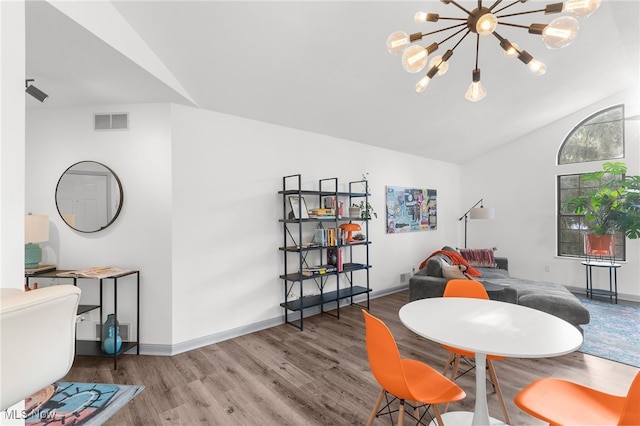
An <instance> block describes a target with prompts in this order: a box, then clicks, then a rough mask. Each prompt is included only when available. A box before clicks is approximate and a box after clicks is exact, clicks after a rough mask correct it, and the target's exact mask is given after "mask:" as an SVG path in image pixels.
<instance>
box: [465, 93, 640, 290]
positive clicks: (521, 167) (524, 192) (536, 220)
mask: <svg viewBox="0 0 640 426" xmlns="http://www.w3.org/2000/svg"><path fill="white" fill-rule="evenodd" d="M620 103H624V104H625V108H626V116H627V117H630V116H634V115H635V116H637V115H638V113H639V112H640V109H639V108H638V88H637V87H634V88H630V89H629V90H628V91H626V92H624V93H620V94H618V95H616V96H612V97H610V98H608V99H604V100H602V101H601V102H598V103H597V104H595V105H591V106H590V107H588V108H585V109H583V110H581V111H577V112H576V113H574V114H572V115H570V116H568V117H564V118H561V119H559V120H558V121H556V122H555V123H552V124H551V125H549V126H547V127H545V128H543V129H540V130H538V131H536V132H533V133H531V134H528V135H525V136H523V137H522V138H520V139H518V140H516V141H514V142H513V143H510V144H508V145H505V146H503V147H501V148H500V149H497V150H495V151H492V152H489V153H487V154H485V155H483V156H481V157H478V158H476V159H474V160H473V161H471V162H469V163H467V164H464V165H463V167H462V182H463V187H462V193H463V204H464V205H467V204H469V205H471V204H472V203H474V202H475V201H477V200H478V199H480V198H484V200H485V206H491V207H495V208H496V219H495V220H489V221H480V220H473V221H469V244H468V245H469V247H493V246H497V247H498V252H497V255H499V256H506V257H508V258H509V268H510V271H511V275H512V276H516V277H522V278H528V279H534V280H544V281H550V282H557V283H560V284H564V285H567V286H570V287H576V288H584V287H585V270H584V266H582V265H581V264H580V261H579V260H576V259H567V258H559V257H557V256H556V211H557V207H556V198H557V197H556V176H557V175H559V174H567V173H581V172H586V171H595V170H599V169H600V168H601V164H602V162H593V163H587V164H583V165H580V166H575V165H574V166H568V165H565V166H557V165H556V162H557V161H556V158H557V153H558V149H559V148H560V144H561V143H562V141H563V140H564V138H565V137H566V135H567V134H568V133H569V132H570V131H571V130H572V129H573V127H575V126H576V125H577V124H579V123H580V122H581V121H582V120H584V119H585V118H587V117H588V116H590V115H592V114H594V113H595V112H597V111H599V110H601V109H603V108H606V107H609V106H612V105H616V104H620ZM517 113H518V111H513V114H517ZM639 127H640V121H639V120H637V119H635V120H629V121H627V122H626V124H625V132H626V150H625V158H624V159H623V161H624V162H625V163H626V164H627V166H628V168H629V174H634V175H637V174H638V173H639V172H640V148H639V146H640V143H639V136H638V134H639ZM546 269H548V270H549V271H548V272H547V271H546ZM605 272H607V270H595V269H594V280H596V282H598V283H601V284H607V286H608V276H605ZM595 274H597V275H595ZM638 276H640V240H629V239H627V261H626V262H624V264H623V266H622V267H621V268H620V270H619V273H618V290H619V292H620V293H621V297H623V298H627V299H630V300H640V281H639V280H638ZM601 288H603V287H601Z"/></svg>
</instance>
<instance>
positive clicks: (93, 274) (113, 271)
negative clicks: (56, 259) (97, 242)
mask: <svg viewBox="0 0 640 426" xmlns="http://www.w3.org/2000/svg"><path fill="white" fill-rule="evenodd" d="M128 272H131V270H130V269H120V268H113V267H111V266H101V267H96V268H87V269H78V270H77V271H66V272H60V273H58V274H57V275H58V276H59V277H74V278H96V279H99V278H110V277H116V276H120V275H123V274H126V273H128Z"/></svg>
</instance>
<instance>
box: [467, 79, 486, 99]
mask: <svg viewBox="0 0 640 426" xmlns="http://www.w3.org/2000/svg"><path fill="white" fill-rule="evenodd" d="M485 96H487V91H486V90H484V86H483V85H482V82H480V81H474V82H472V83H471V84H470V85H469V88H468V89H467V92H466V93H465V94H464V97H465V99H467V100H468V101H471V102H478V101H480V100H482V99H484V97H485Z"/></svg>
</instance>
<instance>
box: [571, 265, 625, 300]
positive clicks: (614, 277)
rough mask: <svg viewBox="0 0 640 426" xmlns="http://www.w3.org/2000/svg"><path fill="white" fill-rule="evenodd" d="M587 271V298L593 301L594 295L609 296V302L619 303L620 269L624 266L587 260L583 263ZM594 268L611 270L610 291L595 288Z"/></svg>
mask: <svg viewBox="0 0 640 426" xmlns="http://www.w3.org/2000/svg"><path fill="white" fill-rule="evenodd" d="M581 263H582V264H583V265H584V266H585V269H586V275H587V278H586V281H587V297H588V298H590V299H593V295H594V294H596V295H600V296H609V301H610V302H613V301H615V303H616V304H617V303H618V272H617V271H618V268H619V267H620V266H622V265H621V264H619V263H615V262H607V261H594V260H585V261H582V262H581ZM592 268H608V269H609V290H604V289H598V288H593V271H592Z"/></svg>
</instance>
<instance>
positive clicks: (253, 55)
mask: <svg viewBox="0 0 640 426" xmlns="http://www.w3.org/2000/svg"><path fill="white" fill-rule="evenodd" d="M510 2H511V0H509V1H508V2H505V4H508V3H510ZM460 3H461V4H462V5H464V6H466V7H467V8H468V9H473V8H474V7H475V6H476V5H477V3H476V2H475V1H471V2H469V1H465V0H463V1H460ZM488 4H490V3H488ZM544 4H545V3H541V2H538V1H535V0H534V1H530V2H529V3H527V4H525V5H516V6H514V7H513V8H512V9H513V12H517V11H523V10H531V9H533V8H536V9H538V8H541V7H544ZM418 10H424V11H429V12H436V13H439V14H440V15H441V16H451V17H461V16H462V12H461V11H459V10H458V9H457V8H455V7H454V6H453V5H445V4H443V3H441V2H439V1H435V0H427V1H420V2H418V1H409V2H397V1H256V2H248V1H228V2H221V1H206V0H200V1H182V0H179V1H178V0H174V1H170V0H164V1H147V0H144V1H112V2H106V1H84V2H73V1H59V2H56V1H50V2H47V1H40V0H29V1H27V5H26V21H27V22H26V28H27V63H26V68H27V76H26V77H27V78H34V79H36V82H35V85H36V86H37V87H38V88H40V89H41V90H43V91H45V92H47V93H48V94H49V99H48V100H47V101H46V102H45V103H44V104H40V103H39V102H37V101H36V100H35V99H32V98H31V97H30V96H27V107H28V108H48V107H60V106H80V105H104V104H123V103H147V102H175V103H180V104H185V105H194V103H195V106H197V107H200V108H203V109H207V110H212V111H218V112H221V113H226V114H233V115H238V116H242V117H247V118H250V119H255V120H260V121H264V122H269V123H274V124H278V125H283V126H287V127H292V128H296V129H301V130H305V131H309V132H314V133H320V134H324V135H329V136H333V137H337V138H343V139H348V140H351V141H356V142H360V143H364V144H369V145H375V146H379V147H386V148H389V149H392V150H396V151H401V152H406V153H411V154H415V155H419V156H423V157H428V158H433V159H439V160H443V161H449V162H453V163H463V162H465V161H468V160H470V159H472V158H474V157H475V156H476V155H478V154H479V153H482V152H486V151H488V150H492V149H495V148H497V147H499V146H501V145H503V144H505V143H508V142H509V141H511V140H513V139H514V138H517V137H518V136H521V135H523V134H526V133H529V132H531V131H533V130H535V129H537V128H540V127H542V126H544V125H546V124H548V123H550V122H552V121H555V120H557V119H559V118H561V117H563V116H565V115H568V114H570V113H572V112H574V111H576V110H578V109H581V108H584V107H586V106H588V105H590V104H592V103H595V102H597V101H599V100H601V99H604V98H606V97H608V96H610V95H612V94H614V93H616V92H618V91H620V90H624V89H626V88H628V87H630V86H635V87H637V84H638V80H639V75H640V66H639V61H640V60H639V49H640V42H639V38H640V30H639V25H638V22H639V21H640V2H638V1H637V0H621V1H616V0H603V1H602V6H601V7H600V9H599V10H598V11H596V12H595V13H594V14H593V15H592V16H590V17H589V18H586V19H584V18H580V34H579V35H578V38H577V40H576V41H575V42H574V43H573V44H572V45H570V46H568V47H567V48H565V49H561V50H549V49H547V48H546V47H544V45H543V44H542V41H541V40H540V37H539V36H534V35H529V34H528V33H527V31H526V30H524V29H518V28H512V27H503V26H501V27H499V32H500V34H501V35H503V36H504V37H506V38H508V39H509V40H511V41H512V42H516V43H518V44H519V45H520V47H521V48H522V49H525V50H527V51H528V52H530V53H531V54H532V55H533V56H534V57H536V58H537V59H539V60H541V61H542V62H544V63H546V64H547V66H548V71H547V73H546V74H545V75H544V76H541V77H535V76H533V75H532V74H531V73H530V72H529V71H528V69H527V67H526V66H525V65H524V64H522V63H521V62H520V61H518V60H517V59H507V58H505V57H504V56H503V54H502V50H501V49H500V47H499V46H498V41H497V39H495V38H494V37H491V36H488V37H486V38H482V39H481V44H480V58H479V61H480V63H479V67H480V68H481V70H482V82H483V84H484V85H485V88H486V90H487V93H488V94H487V97H486V98H485V99H484V100H482V101H480V102H477V103H471V102H469V101H467V100H465V99H464V92H465V90H466V89H467V86H468V85H469V83H470V81H471V72H472V69H473V68H474V61H475V57H474V49H475V37H473V36H469V37H467V39H465V40H464V41H463V42H462V43H461V44H460V46H459V47H458V48H456V50H455V52H454V55H453V57H452V58H451V59H450V61H449V63H450V67H449V72H448V73H447V74H445V75H444V76H442V77H437V78H435V79H434V80H433V81H432V82H431V84H430V85H429V87H428V88H427V90H426V91H425V92H424V93H422V94H417V93H416V92H415V90H414V85H415V83H416V82H417V81H418V80H419V79H420V78H421V74H422V73H421V74H408V73H407V72H405V71H404V70H403V69H402V67H401V65H400V58H399V57H398V56H392V55H390V54H389V53H388V52H387V50H386V47H385V43H386V38H387V36H388V35H389V34H390V33H391V32H392V31H395V30H404V31H406V32H409V33H411V32H417V31H423V32H427V31H431V30H433V29H435V28H439V27H440V26H442V25H441V24H430V26H427V25H426V24H424V25H418V24H415V23H413V14H414V13H415V12H416V11H418ZM63 11H64V12H63ZM69 16H72V17H73V19H72V18H70V17H69ZM555 16H557V15H555ZM555 16H554V15H550V16H544V15H542V14H533V15H525V18H524V19H521V18H512V20H511V21H510V22H517V23H521V24H526V25H528V24H530V23H531V22H540V23H548V22H549V21H550V20H551V19H552V18H554V17H555ZM78 22H79V23H80V24H79V23H78ZM442 38H444V36H442V35H436V36H433V38H427V43H423V44H424V45H426V44H428V43H431V42H432V41H441V40H442ZM454 41H455V40H454ZM452 45H453V43H452V42H449V43H448V44H445V45H444V46H443V47H442V48H441V49H440V50H439V52H438V53H443V52H444V50H446V49H447V48H450V47H452ZM425 72H426V71H425ZM634 113H635V114H637V113H638V112H637V111H635V112H634Z"/></svg>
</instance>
